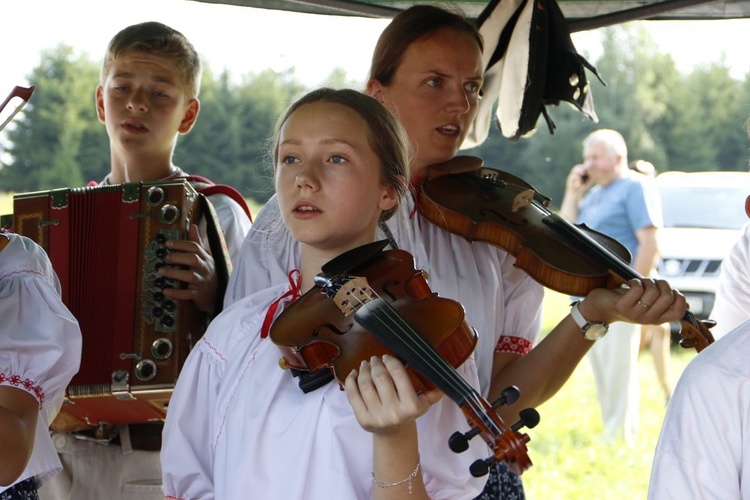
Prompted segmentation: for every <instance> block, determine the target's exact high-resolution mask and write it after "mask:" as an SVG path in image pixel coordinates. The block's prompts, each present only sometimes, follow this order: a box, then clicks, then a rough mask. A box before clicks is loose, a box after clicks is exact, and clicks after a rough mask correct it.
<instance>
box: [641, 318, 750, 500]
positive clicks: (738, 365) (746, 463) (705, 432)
mask: <svg viewBox="0 0 750 500" xmlns="http://www.w3.org/2000/svg"><path fill="white" fill-rule="evenodd" d="M648 498H649V499H653V500H665V499H675V500H678V499H679V500H685V499H701V500H708V499H716V500H727V499H744V500H747V499H750V321H748V322H746V323H743V324H742V325H740V326H739V327H738V328H737V329H735V330H733V331H732V332H730V333H729V334H727V335H726V336H725V337H724V338H722V339H721V340H719V341H717V342H715V343H713V344H711V345H710V346H708V347H707V348H706V349H705V350H703V351H701V353H700V354H698V355H697V356H696V357H695V358H693V360H691V361H690V363H689V364H688V366H687V367H686V368H685V371H684V372H683V373H682V376H681V377H680V380H679V381H678V382H677V385H676V387H675V389H674V393H673V394H672V399H671V400H670V402H669V406H668V407H667V413H666V415H665V417H664V423H663V425H662V430H661V435H660V436H659V442H658V443H657V445H656V453H655V455H654V462H653V468H652V469H651V483H650V485H649V492H648Z"/></svg>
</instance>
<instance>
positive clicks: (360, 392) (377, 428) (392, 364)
mask: <svg viewBox="0 0 750 500" xmlns="http://www.w3.org/2000/svg"><path fill="white" fill-rule="evenodd" d="M345 387H346V394H347V396H348V397H349V403H350V404H351V405H352V409H353V410H354V415H355V416H356V418H357V421H358V422H359V424H360V425H361V426H362V428H363V429H364V430H366V431H368V432H372V433H376V434H388V433H393V432H396V431H398V430H400V429H401V428H402V427H403V426H404V425H406V424H409V423H411V422H413V421H414V420H415V419H416V418H418V417H420V416H421V415H423V414H424V413H426V412H427V410H429V408H430V406H431V405H433V404H434V403H436V402H437V401H439V400H440V398H441V397H442V396H443V394H442V392H440V391H430V392H425V393H422V394H417V392H416V391H415V389H414V386H413V384H412V382H411V379H410V378H409V374H408V373H407V371H406V368H405V367H404V365H403V364H402V363H401V362H400V361H399V360H398V359H396V358H395V357H393V356H388V355H385V356H383V358H382V359H381V358H379V357H377V356H373V357H372V358H370V361H369V362H367V361H363V362H362V364H361V365H360V368H359V370H352V372H351V373H350V374H349V376H348V377H347V378H346V381H345Z"/></svg>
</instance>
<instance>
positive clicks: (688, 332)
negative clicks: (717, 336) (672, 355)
mask: <svg viewBox="0 0 750 500" xmlns="http://www.w3.org/2000/svg"><path fill="white" fill-rule="evenodd" d="M714 326H716V321H714V320H712V319H704V320H699V319H698V318H696V317H695V316H694V315H693V314H692V313H691V312H690V311H688V312H687V313H686V314H685V316H684V317H683V318H682V321H680V327H681V329H680V336H682V338H681V339H680V347H684V348H686V349H690V348H695V350H696V351H698V352H701V351H702V350H703V349H705V348H706V347H708V346H709V345H710V344H712V343H713V341H714V336H713V334H712V333H711V331H710V330H709V328H713V327H714Z"/></svg>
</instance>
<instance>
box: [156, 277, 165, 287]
mask: <svg viewBox="0 0 750 500" xmlns="http://www.w3.org/2000/svg"><path fill="white" fill-rule="evenodd" d="M166 284H167V280H165V279H164V278H156V279H155V280H154V286H155V287H157V288H164V285H166Z"/></svg>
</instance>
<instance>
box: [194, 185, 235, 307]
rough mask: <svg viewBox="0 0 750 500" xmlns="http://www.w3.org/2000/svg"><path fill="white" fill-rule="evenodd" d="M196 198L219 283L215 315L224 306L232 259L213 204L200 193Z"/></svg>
mask: <svg viewBox="0 0 750 500" xmlns="http://www.w3.org/2000/svg"><path fill="white" fill-rule="evenodd" d="M198 198H199V199H200V204H201V212H202V213H203V214H204V215H205V219H206V233H207V234H208V244H209V247H210V249H211V255H212V257H213V258H214V265H215V266H216V276H217V279H218V284H219V287H218V291H217V293H216V301H215V302H214V313H213V315H214V316H216V315H218V314H219V313H220V312H221V310H222V309H223V308H224V293H225V292H226V289H227V283H229V275H230V274H231V273H232V261H231V259H230V258H229V250H228V249H227V242H226V240H225V239H224V232H223V231H222V230H221V224H220V222H219V217H218V215H216V210H215V209H214V206H213V204H212V203H211V201H209V199H208V198H207V197H206V196H205V195H203V194H201V193H199V194H198Z"/></svg>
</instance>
